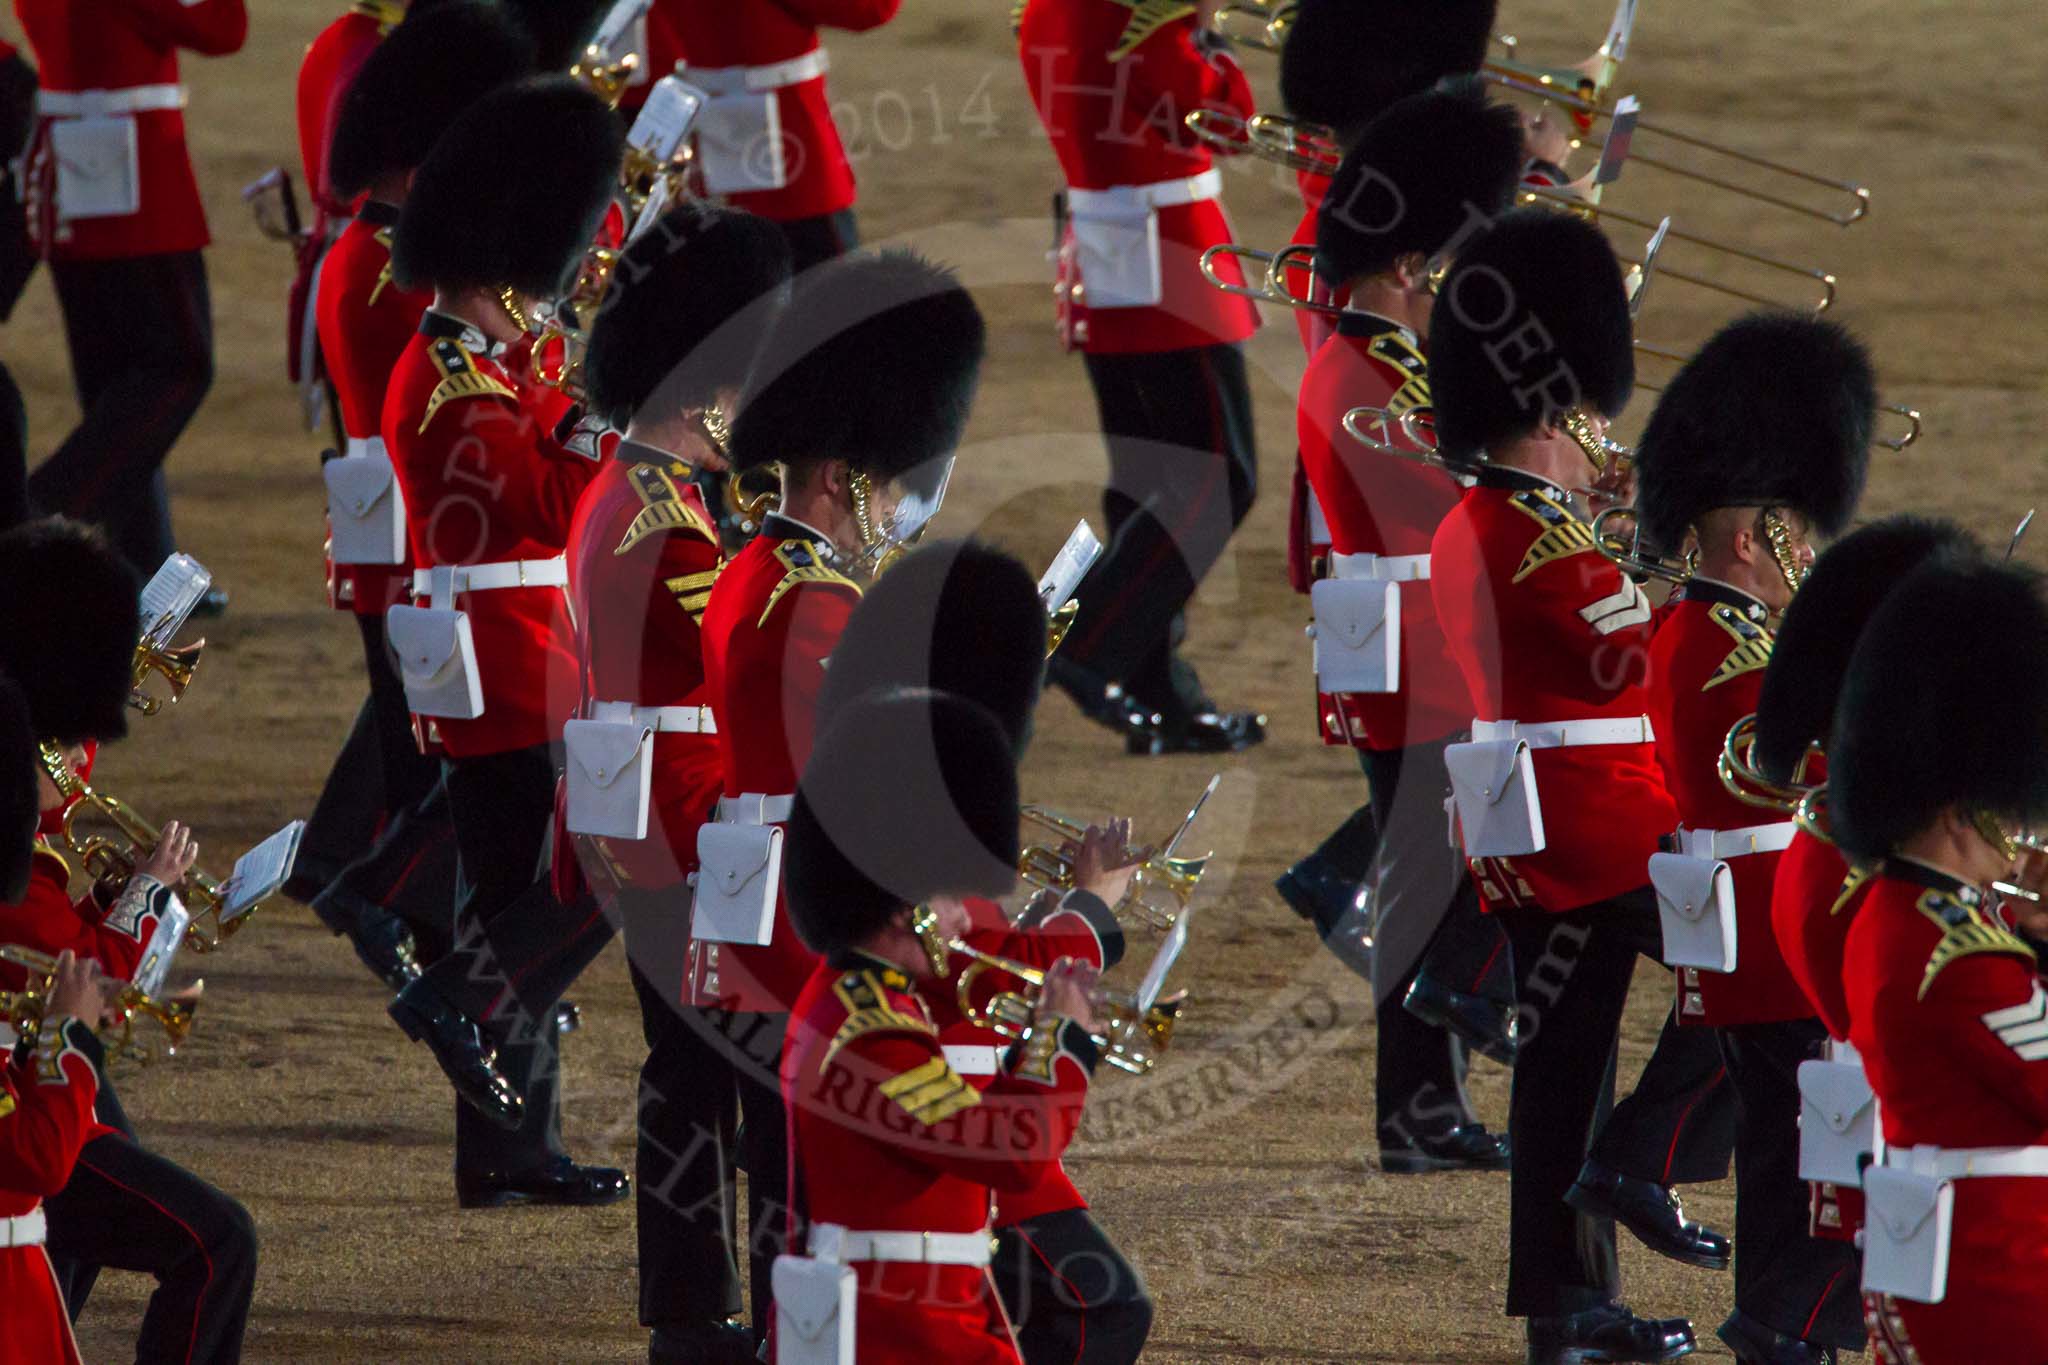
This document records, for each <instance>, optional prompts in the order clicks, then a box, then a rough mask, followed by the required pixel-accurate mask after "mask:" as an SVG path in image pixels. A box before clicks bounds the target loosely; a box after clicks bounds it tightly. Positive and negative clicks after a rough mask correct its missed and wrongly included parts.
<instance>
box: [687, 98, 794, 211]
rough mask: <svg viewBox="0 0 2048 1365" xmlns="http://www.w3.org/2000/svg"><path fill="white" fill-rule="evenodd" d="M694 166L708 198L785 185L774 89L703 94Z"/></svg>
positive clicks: (785, 165) (786, 169)
mask: <svg viewBox="0 0 2048 1365" xmlns="http://www.w3.org/2000/svg"><path fill="white" fill-rule="evenodd" d="M696 127H697V164H698V165H700V166H702V167H703V168H704V188H705V190H706V191H708V192H709V193H711V194H740V193H745V192H746V191H749V190H779V189H781V188H783V187H784V186H786V185H788V184H789V164H788V157H787V155H786V151H785V148H784V147H783V142H782V105H781V104H780V102H779V101H778V100H777V99H776V93H775V91H773V90H737V91H734V92H733V93H731V94H729V95H706V96H705V98H704V108H703V110H702V111H701V112H700V113H699V114H698V115H697V125H696Z"/></svg>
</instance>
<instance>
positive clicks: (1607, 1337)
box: [1529, 1303, 1699, 1365]
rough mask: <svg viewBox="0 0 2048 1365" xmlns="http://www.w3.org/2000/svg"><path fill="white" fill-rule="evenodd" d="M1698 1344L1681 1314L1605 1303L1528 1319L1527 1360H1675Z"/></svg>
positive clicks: (1558, 1363)
mask: <svg viewBox="0 0 2048 1365" xmlns="http://www.w3.org/2000/svg"><path fill="white" fill-rule="evenodd" d="M1697 1349H1699V1343H1698V1342H1696V1341H1695V1340H1694V1339H1693V1335H1692V1324H1691V1323H1690V1322H1688V1321H1687V1320H1686V1319H1684V1318H1639V1317H1637V1316H1636V1315H1635V1314H1634V1313H1631V1312H1629V1311H1628V1305H1627V1304H1623V1303H1604V1304H1601V1305H1600V1306H1599V1307H1597V1308H1588V1309H1585V1310H1584V1311H1583V1312H1578V1313H1569V1314H1566V1315H1564V1316H1562V1317H1555V1318H1530V1319H1529V1365H1581V1362H1592V1361H1640V1362H1656V1361H1664V1360H1677V1359H1678V1358H1679V1357H1680V1356H1689V1355H1691V1354H1692V1353H1693V1352H1694V1351H1695V1350H1697Z"/></svg>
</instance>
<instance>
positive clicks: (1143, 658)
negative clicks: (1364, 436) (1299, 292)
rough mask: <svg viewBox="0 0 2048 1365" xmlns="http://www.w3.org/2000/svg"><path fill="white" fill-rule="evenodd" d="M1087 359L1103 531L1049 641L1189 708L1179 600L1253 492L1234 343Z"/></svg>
mask: <svg viewBox="0 0 2048 1365" xmlns="http://www.w3.org/2000/svg"><path fill="white" fill-rule="evenodd" d="M1087 363H1088V380H1089V382H1090V383H1091V384H1093V385H1094V387H1095V402H1096V406H1097V408H1098V410H1099V412H1100V415H1101V420H1102V434H1103V439H1104V440H1105V441H1106V442H1107V443H1108V446H1109V486H1108V488H1106V489H1105V490H1104V491H1103V495H1102V512H1103V516H1104V517H1105V518H1106V519H1107V521H1108V531H1109V534H1108V537H1107V541H1106V543H1105V546H1104V549H1103V554H1102V558H1101V559H1099V560H1097V561H1096V563H1095V567H1094V568H1093V569H1092V570H1090V571H1089V574H1088V577H1087V578H1086V579H1085V580H1084V581H1083V582H1082V585H1081V588H1080V591H1079V593H1078V596H1079V598H1080V602H1081V609H1080V614H1079V615H1078V616H1077V617H1076V618H1075V621H1074V625H1073V629H1072V630H1071V631H1070V632H1069V633H1068V636H1067V639H1066V643H1065V644H1064V645H1062V646H1061V649H1062V650H1063V651H1064V653H1065V654H1066V655H1067V657H1068V658H1070V659H1071V660H1072V661H1073V662H1074V663H1076V664H1079V665H1081V666H1082V667H1084V668H1087V669H1090V670H1091V671H1093V672H1095V673H1098V674H1101V675H1102V676H1103V677H1104V678H1106V679H1108V680H1109V681H1111V682H1116V683H1121V684H1122V685H1123V687H1124V690H1125V691H1127V692H1128V693H1130V694H1131V696H1133V697H1134V698H1136V699H1137V700H1138V701H1139V702H1141V703H1143V704H1145V705H1147V706H1149V707H1151V708H1153V709H1155V710H1160V711H1165V712H1167V713H1168V714H1186V713H1189V712H1192V711H1196V710H1200V709H1203V708H1204V707H1206V706H1207V705H1208V699H1207V698H1206V697H1205V696H1204V695H1203V693H1202V690H1201V684H1200V682H1199V681H1198V680H1197V679H1196V678H1195V676H1194V672H1193V670H1192V669H1191V668H1189V667H1188V666H1187V665H1186V664H1185V663H1183V662H1181V661H1180V660H1178V658H1177V657H1176V655H1175V650H1176V648H1177V646H1178V643H1179V637H1180V636H1181V635H1182V634H1183V633H1184V631H1185V627H1184V624H1183V620H1182V612H1183V610H1184V609H1185V608H1186V606H1187V604H1188V599H1189V598H1191V597H1193V596H1194V593H1195V588H1196V587H1197V585H1199V584H1200V583H1201V581H1202V579H1203V577H1204V576H1205V575H1207V574H1208V572H1209V569H1210V567H1211V566H1213V565H1214V564H1215V563H1216V561H1217V559H1219V558H1220V557H1221V556H1222V554H1223V547H1224V546H1225V545H1226V544H1227V543H1228V542H1229V540H1230V537H1231V534H1232V533H1233V532H1234V531H1236V530H1237V527H1238V525H1239V523H1241V522H1242V521H1243V520H1244V519H1245V516H1246V514H1247V513H1249V512H1250V511H1251V506H1252V500H1253V498H1255V497H1256V496H1257V493H1258V448H1257V445H1256V442H1255V440H1254V437H1253V433H1252V400H1251V387H1250V384H1249V381H1248V380H1247V378H1246V375H1245V363H1244V353H1243V352H1242V351H1240V350H1239V349H1238V348H1237V347H1236V346H1227V345H1215V346H1200V347H1194V348H1190V349H1187V350H1180V351H1159V352H1152V353H1140V354H1132V355H1089V356H1088V357H1087Z"/></svg>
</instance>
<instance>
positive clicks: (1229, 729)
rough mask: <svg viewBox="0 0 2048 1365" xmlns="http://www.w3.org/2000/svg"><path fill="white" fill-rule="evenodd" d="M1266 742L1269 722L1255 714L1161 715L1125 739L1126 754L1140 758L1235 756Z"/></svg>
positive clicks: (1211, 712)
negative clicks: (1161, 756) (1190, 755)
mask: <svg viewBox="0 0 2048 1365" xmlns="http://www.w3.org/2000/svg"><path fill="white" fill-rule="evenodd" d="M1265 738H1266V718H1265V717H1264V716H1263V715H1260V714H1259V713H1258V712H1256V711H1197V712H1194V713H1193V714H1190V715H1180V716H1176V715H1173V714H1171V713H1168V712H1158V713H1155V714H1154V716H1153V723H1152V724H1149V725H1146V726H1145V727H1143V728H1142V729H1139V730H1136V731H1133V732H1132V733H1130V734H1127V735H1125V736H1124V752H1125V753H1127V754H1136V755H1139V756H1141V757H1152V756H1156V755H1159V754H1234V753H1237V752H1238V751H1240V750H1243V749H1249V748H1251V747H1252V746H1253V745H1254V744H1260V743H1263V742H1264V741H1265Z"/></svg>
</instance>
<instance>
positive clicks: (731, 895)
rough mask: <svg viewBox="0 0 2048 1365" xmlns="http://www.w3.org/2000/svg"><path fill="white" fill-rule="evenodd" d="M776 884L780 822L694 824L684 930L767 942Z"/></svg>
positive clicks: (715, 938) (717, 938)
mask: <svg viewBox="0 0 2048 1365" xmlns="http://www.w3.org/2000/svg"><path fill="white" fill-rule="evenodd" d="M781 885H782V827H781V826H780V825H736V824H725V823H721V822H718V821H713V822H711V823H708V824H705V825H702V826H700V827H699V828H698V830H697V892H696V899H695V902H694V904H693V906H692V910H691V915H690V936H691V937H692V938H695V939H698V940H701V941H703V942H707V943H750V944H754V945H756V946H759V945H763V944H766V943H768V942H769V941H770V940H772V939H773V938H774V937H775V893H776V891H777V890H778V889H779V888H780V887H781Z"/></svg>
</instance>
